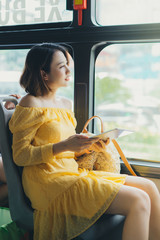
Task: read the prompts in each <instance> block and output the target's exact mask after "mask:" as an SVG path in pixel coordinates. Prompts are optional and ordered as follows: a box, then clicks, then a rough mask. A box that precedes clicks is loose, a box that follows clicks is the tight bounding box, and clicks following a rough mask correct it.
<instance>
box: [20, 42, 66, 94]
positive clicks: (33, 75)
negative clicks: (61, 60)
mask: <svg viewBox="0 0 160 240" xmlns="http://www.w3.org/2000/svg"><path fill="white" fill-rule="evenodd" d="M56 51H61V52H62V53H63V54H64V56H65V57H66V59H67V62H68V52H67V50H66V48H65V47H63V46H61V45H58V44H53V43H42V44H37V45H35V46H34V47H32V48H31V49H30V51H29V52H28V54H27V57H26V61H25V66H24V70H23V73H22V75H21V78H20V85H21V86H22V87H23V88H24V89H25V91H26V92H27V93H29V94H31V95H33V96H41V95H43V94H44V93H46V92H48V91H50V88H49V87H48V86H47V84H46V82H45V81H43V79H42V76H41V70H43V71H45V72H46V73H49V72H50V65H51V62H52V59H53V55H54V53H55V52H56Z"/></svg>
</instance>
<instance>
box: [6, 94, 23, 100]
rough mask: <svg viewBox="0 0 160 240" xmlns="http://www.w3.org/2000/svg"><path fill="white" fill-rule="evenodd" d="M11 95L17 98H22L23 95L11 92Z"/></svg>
mask: <svg viewBox="0 0 160 240" xmlns="http://www.w3.org/2000/svg"><path fill="white" fill-rule="evenodd" d="M9 96H12V97H15V98H17V99H19V98H21V96H20V95H19V94H11V95H9Z"/></svg>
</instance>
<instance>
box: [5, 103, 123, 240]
mask: <svg viewBox="0 0 160 240" xmlns="http://www.w3.org/2000/svg"><path fill="white" fill-rule="evenodd" d="M9 127H10V130H11V132H12V133H13V146H12V148H13V159H14V162H15V163H16V164H17V165H19V166H24V168H23V174H22V181H23V187H24V191H25V193H26V195H27V196H28V197H29V199H30V200H31V203H32V207H33V209H34V240H69V239H72V238H74V237H76V236H78V235H79V234H81V233H82V232H84V231H85V230H86V229H87V228H89V227H90V226H91V225H92V224H93V223H94V222H95V221H96V220H97V219H98V218H99V217H100V216H101V215H102V214H103V213H104V212H105V211H106V210H107V208H108V207H109V205H110V204H111V202H112V201H113V199H114V198H115V196H116V194H117V193H118V191H119V189H120V187H121V186H122V184H124V182H125V178H126V175H120V174H113V173H107V172H102V171H88V170H85V169H78V164H77V163H76V161H75V159H74V152H71V151H66V152H63V153H61V154H58V155H56V156H53V152H52V145H53V143H57V142H59V141H62V140H64V139H66V138H68V137H69V136H71V135H73V134H75V128H76V119H75V117H74V113H73V112H72V111H71V110H69V109H65V108H45V107H22V106H20V105H18V106H17V107H16V110H15V112H14V114H13V116H12V118H11V120H10V122H9Z"/></svg>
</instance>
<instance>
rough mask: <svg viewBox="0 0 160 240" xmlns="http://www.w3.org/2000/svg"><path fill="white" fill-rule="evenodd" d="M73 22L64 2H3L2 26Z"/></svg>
mask: <svg viewBox="0 0 160 240" xmlns="http://www.w3.org/2000/svg"><path fill="white" fill-rule="evenodd" d="M71 20H72V11H67V10H66V1H63V0H49V1H45V0H1V1H0V26H7V25H8V26H9V25H21V24H37V23H53V22H62V21H63V22H65V21H71Z"/></svg>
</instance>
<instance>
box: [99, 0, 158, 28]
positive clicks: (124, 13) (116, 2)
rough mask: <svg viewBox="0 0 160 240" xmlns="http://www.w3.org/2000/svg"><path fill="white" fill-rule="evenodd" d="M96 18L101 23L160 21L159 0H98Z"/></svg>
mask: <svg viewBox="0 0 160 240" xmlns="http://www.w3.org/2000/svg"><path fill="white" fill-rule="evenodd" d="M96 4H97V6H96V9H97V12H96V19H97V22H98V23H99V24H100V25H125V24H141V23H159V22H160V2H159V0H148V1H146V0H141V1H138V0H136V1H133V0H112V1H110V0H98V1H96Z"/></svg>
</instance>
